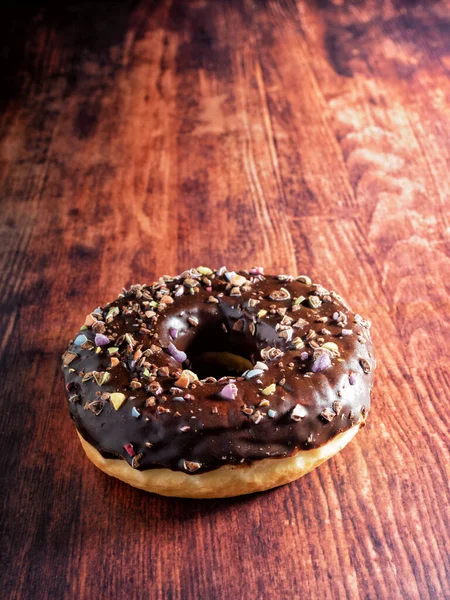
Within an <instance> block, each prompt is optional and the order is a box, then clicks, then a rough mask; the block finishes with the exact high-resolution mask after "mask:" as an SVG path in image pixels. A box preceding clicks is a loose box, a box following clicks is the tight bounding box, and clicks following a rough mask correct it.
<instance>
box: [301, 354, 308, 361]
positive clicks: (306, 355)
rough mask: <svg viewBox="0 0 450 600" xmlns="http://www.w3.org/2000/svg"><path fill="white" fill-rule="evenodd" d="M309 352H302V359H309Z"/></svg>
mask: <svg viewBox="0 0 450 600" xmlns="http://www.w3.org/2000/svg"><path fill="white" fill-rule="evenodd" d="M308 356H309V354H308V353H307V352H302V353H301V354H300V359H301V360H307V359H308Z"/></svg>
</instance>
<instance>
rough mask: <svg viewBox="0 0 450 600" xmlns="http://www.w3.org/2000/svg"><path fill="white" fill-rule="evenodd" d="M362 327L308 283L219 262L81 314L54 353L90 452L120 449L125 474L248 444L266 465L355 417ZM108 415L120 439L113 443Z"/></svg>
mask: <svg viewBox="0 0 450 600" xmlns="http://www.w3.org/2000/svg"><path fill="white" fill-rule="evenodd" d="M369 327H370V321H368V320H365V319H363V318H362V317H361V316H359V315H357V314H354V313H352V312H351V311H350V309H349V308H348V307H347V305H346V304H345V303H344V301H343V300H342V298H341V297H340V296H339V295H338V294H336V293H335V292H334V291H329V290H328V289H327V288H325V287H323V286H321V285H320V284H317V283H313V282H312V280H311V278H310V277H308V276H307V275H300V276H298V277H296V278H294V277H293V276H292V275H290V274H288V273H280V274H278V275H265V273H264V269H263V268H262V267H252V268H251V269H249V270H247V271H246V270H242V271H231V270H229V269H227V268H226V267H225V266H224V267H221V268H220V269H217V270H214V269H212V268H210V267H207V266H199V267H197V268H192V269H188V270H186V271H184V272H183V273H181V274H180V275H177V276H170V275H163V276H162V277H160V278H159V279H158V280H157V281H155V282H154V283H153V284H151V285H141V284H135V285H132V286H131V287H130V288H129V289H123V291H122V293H120V294H119V296H118V298H117V299H116V300H115V301H114V302H112V303H110V304H108V305H107V306H105V307H104V308H96V309H95V310H94V311H92V312H91V313H90V314H88V315H87V316H86V318H85V319H84V323H83V325H82V326H81V328H80V330H79V332H78V333H77V334H76V336H75V337H74V339H73V341H72V342H71V343H70V345H69V347H68V349H67V350H66V352H65V353H64V354H63V356H62V364H63V373H64V377H65V380H66V386H67V387H66V391H67V399H68V404H69V410H70V412H71V415H72V417H73V419H74V421H75V423H76V425H77V427H78V428H79V429H80V430H81V431H82V432H84V431H85V432H86V434H87V435H88V436H89V438H88V439H92V440H93V441H94V444H95V445H96V448H97V449H98V450H99V451H100V452H105V453H106V454H105V456H108V457H110V456H111V455H113V456H117V457H123V451H124V450H125V451H126V452H127V454H128V456H130V457H131V465H132V467H133V468H135V469H137V468H140V469H147V468H151V467H160V466H164V467H168V466H169V467H170V468H172V469H174V470H179V471H183V472H185V473H187V474H189V473H195V472H196V471H198V470H199V469H201V470H202V472H203V471H208V470H211V469H214V468H218V467H219V466H220V465H221V464H223V462H225V463H230V464H240V463H241V462H242V461H246V460H247V459H250V460H254V459H255V448H256V449H257V451H256V454H257V458H265V457H266V456H267V455H268V452H267V445H268V444H273V445H272V446H271V447H275V448H279V450H276V451H275V452H274V453H272V450H271V453H270V456H288V455H290V454H291V453H292V452H293V451H294V450H295V449H296V448H303V449H310V448H315V447H320V446H321V445H323V444H325V443H326V442H327V441H328V439H330V438H332V437H333V436H334V435H336V432H337V431H343V430H345V429H348V428H350V427H351V426H352V425H354V424H355V423H357V422H363V421H364V420H365V418H366V416H367V414H368V410H369V400H370V389H371V386H372V379H373V371H374V368H375V361H374V359H373V354H372V345H371V339H370V333H369ZM203 337H204V340H205V345H204V348H205V350H204V352H205V363H204V364H205V366H204V367H202V366H201V365H202V362H201V361H202V360H203V359H202V358H199V356H200V353H201V347H202V345H203ZM200 340H201V341H200ZM222 340H229V345H230V347H229V348H228V347H227V346H226V344H227V343H228V342H227V341H225V342H224V346H225V348H224V349H223V350H222V349H221V347H220V346H221V343H222ZM177 346H179V347H177ZM180 348H183V349H180ZM197 353H198V355H197ZM214 353H217V354H223V358H222V359H220V360H222V361H224V362H223V371H222V372H220V369H221V368H222V366H219V362H218V366H217V369H215V370H212V371H211V372H208V368H209V366H208V365H209V364H210V363H209V362H208V361H209V360H211V361H213V362H212V363H211V364H213V363H214V360H215V359H214V357H212V358H206V354H208V355H209V354H211V355H214ZM233 356H234V358H233ZM217 360H218V361H219V359H217ZM214 364H215V363H214ZM220 364H221V363H220ZM202 369H203V370H202ZM216 370H217V372H216ZM327 370H329V371H328V372H327ZM318 373H324V375H322V376H320V377H315V376H314V374H318ZM347 380H348V381H347ZM270 382H272V383H270ZM119 390H120V391H119ZM124 392H125V393H124ZM277 392H278V393H277ZM127 400H130V403H129V404H128V405H127V406H128V409H127V410H121V412H120V413H119V414H117V413H116V411H119V410H120V409H121V408H122V407H123V405H124V404H125V403H126V401H127ZM220 400H223V401H226V402H220ZM235 400H236V402H233V401H235ZM325 400H326V401H325ZM299 401H301V402H302V404H300V403H299ZM230 402H233V404H229V403H230ZM244 402H245V404H244ZM108 403H109V404H110V405H111V406H108ZM327 405H328V406H327ZM324 406H325V408H324ZM92 415H94V417H93V416H92ZM306 417H308V418H306ZM313 417H314V418H313ZM314 419H317V420H316V421H315V424H314V425H312V423H314ZM114 420H115V425H114V427H116V426H117V424H118V423H121V422H123V424H124V427H125V429H124V431H126V432H127V433H126V435H124V436H123V437H120V436H119V435H117V436H116V438H112V436H111V430H110V429H109V423H113V422H114ZM122 420H123V421H122ZM293 421H294V422H295V423H296V424H295V426H294V424H293ZM94 427H95V428H94ZM127 428H132V429H127ZM311 428H313V429H314V431H312V430H311ZM108 431H109V434H108V433H107V432H108ZM133 432H135V433H133ZM271 432H273V433H271ZM284 432H286V433H285V434H284ZM222 436H223V437H222ZM272 436H273V437H272ZM284 436H285V437H284ZM149 437H150V438H151V439H153V440H154V441H152V442H150V441H148V438H149ZM127 439H131V440H133V441H132V442H129V443H126V444H124V441H126V440H127ZM181 439H182V440H183V442H182V441H181ZM210 440H211V443H213V444H214V452H212V453H208V448H209V444H210ZM225 440H226V441H225ZM183 444H184V445H183ZM186 444H188V445H189V450H188V449H187V447H186ZM191 444H192V446H191ZM166 448H167V450H166ZM169 448H170V451H169ZM258 448H259V450H258ZM138 449H143V451H142V452H139V453H137V450H138ZM258 452H259V454H258ZM186 455H188V456H191V457H195V459H196V460H186V459H185V458H184V457H185V456H186Z"/></svg>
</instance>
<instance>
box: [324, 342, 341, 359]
mask: <svg viewBox="0 0 450 600" xmlns="http://www.w3.org/2000/svg"><path fill="white" fill-rule="evenodd" d="M322 348H325V349H326V350H330V351H331V352H334V354H337V355H338V356H339V348H338V347H337V345H336V344H335V343H334V342H325V344H322Z"/></svg>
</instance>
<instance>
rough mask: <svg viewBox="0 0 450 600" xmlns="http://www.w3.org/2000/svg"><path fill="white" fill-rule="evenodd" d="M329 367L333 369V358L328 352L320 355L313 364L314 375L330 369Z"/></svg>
mask: <svg viewBox="0 0 450 600" xmlns="http://www.w3.org/2000/svg"><path fill="white" fill-rule="evenodd" d="M328 367H331V358H330V357H329V355H328V354H327V353H326V352H323V353H322V354H319V356H318V357H317V358H316V360H315V361H314V362H313V364H312V366H311V371H312V372H313V373H319V372H320V371H325V369H328Z"/></svg>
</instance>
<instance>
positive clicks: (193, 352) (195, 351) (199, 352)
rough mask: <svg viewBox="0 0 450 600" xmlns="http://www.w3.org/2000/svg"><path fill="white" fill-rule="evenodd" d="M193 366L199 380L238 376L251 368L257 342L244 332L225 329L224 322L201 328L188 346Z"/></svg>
mask: <svg viewBox="0 0 450 600" xmlns="http://www.w3.org/2000/svg"><path fill="white" fill-rule="evenodd" d="M186 354H187V358H188V361H189V364H190V369H191V370H192V371H194V372H195V373H196V374H197V376H198V377H199V378H200V379H205V378H206V377H215V378H216V379H219V378H220V377H224V376H227V375H228V376H233V375H234V376H239V375H242V373H244V371H247V369H251V368H252V367H253V364H254V362H255V356H256V354H257V348H256V344H255V342H254V341H253V340H252V339H249V338H248V336H247V335H245V334H244V333H243V332H236V331H232V330H231V331H226V330H225V328H224V327H223V325H222V324H221V323H218V324H216V325H213V326H211V325H210V326H208V327H205V328H203V329H200V330H199V331H198V332H197V334H196V336H195V338H194V339H193V340H192V342H191V343H190V345H189V346H188V347H187V348H186Z"/></svg>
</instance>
